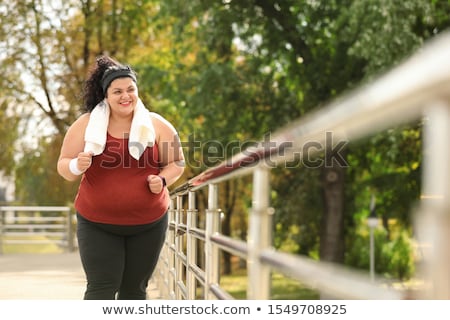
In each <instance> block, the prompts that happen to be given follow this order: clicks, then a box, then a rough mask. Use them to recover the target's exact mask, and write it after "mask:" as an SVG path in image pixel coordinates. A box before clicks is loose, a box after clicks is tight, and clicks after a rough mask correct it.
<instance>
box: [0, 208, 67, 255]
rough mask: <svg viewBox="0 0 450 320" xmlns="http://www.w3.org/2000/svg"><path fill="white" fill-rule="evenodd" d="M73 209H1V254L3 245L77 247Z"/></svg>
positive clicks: (65, 248)
mask: <svg viewBox="0 0 450 320" xmlns="http://www.w3.org/2000/svg"><path fill="white" fill-rule="evenodd" d="M74 243H75V239H74V231H73V214H72V212H71V210H70V207H55V206H50V207H49V206H42V207H41V206H0V254H2V253H3V246H4V245H10V246H11V245H46V244H55V245H57V246H59V247H62V248H63V249H64V250H65V251H73V250H74V247H75V244H74Z"/></svg>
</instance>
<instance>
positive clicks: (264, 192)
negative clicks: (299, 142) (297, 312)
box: [247, 166, 272, 300]
mask: <svg viewBox="0 0 450 320" xmlns="http://www.w3.org/2000/svg"><path fill="white" fill-rule="evenodd" d="M269 178H270V172H269V169H268V168H267V167H264V166H259V167H258V168H256V169H255V171H254V173H253V197H252V210H251V212H250V222H249V231H248V261H247V277H248V288H247V299H248V300H255V299H260V300H267V299H269V298H270V268H269V267H267V266H264V265H263V264H262V263H261V262H260V258H259V254H260V252H261V251H262V250H264V249H267V248H269V247H270V246H271V245H272V212H271V208H270V207H269V188H270V181H269Z"/></svg>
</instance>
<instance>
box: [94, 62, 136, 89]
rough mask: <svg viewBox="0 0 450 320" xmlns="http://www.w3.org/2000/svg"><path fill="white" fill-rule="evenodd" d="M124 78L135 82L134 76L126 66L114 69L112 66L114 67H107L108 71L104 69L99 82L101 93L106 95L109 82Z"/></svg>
mask: <svg viewBox="0 0 450 320" xmlns="http://www.w3.org/2000/svg"><path fill="white" fill-rule="evenodd" d="M124 77H129V78H131V79H132V80H133V81H134V82H137V80H136V74H135V73H134V71H133V70H131V68H130V67H128V66H126V67H115V66H114V67H109V68H108V69H106V71H105V73H104V74H103V77H102V80H101V84H102V89H103V93H106V90H107V89H108V87H109V85H110V84H111V82H113V80H115V79H117V78H124Z"/></svg>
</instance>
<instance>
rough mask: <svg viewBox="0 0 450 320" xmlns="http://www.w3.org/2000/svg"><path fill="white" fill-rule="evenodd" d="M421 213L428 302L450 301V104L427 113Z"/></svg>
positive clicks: (419, 222)
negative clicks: (431, 300)
mask: <svg viewBox="0 0 450 320" xmlns="http://www.w3.org/2000/svg"><path fill="white" fill-rule="evenodd" d="M425 116H426V125H425V130H424V152H423V153H424V165H423V167H424V171H423V188H422V195H421V209H422V210H420V212H419V215H418V216H416V227H417V230H418V236H419V241H422V242H424V243H425V244H427V247H426V248H424V249H423V252H424V259H423V260H424V264H425V265H424V266H423V269H422V270H421V272H422V276H423V278H424V279H425V280H426V288H427V290H426V292H425V297H421V298H424V299H433V300H442V299H444V300H448V299H450V273H449V270H448V267H449V261H450V249H449V244H450V164H449V158H450V146H449V143H448V137H449V136H450V104H449V103H448V102H447V103H443V102H436V103H434V105H431V106H430V108H429V109H427V110H426V113H425Z"/></svg>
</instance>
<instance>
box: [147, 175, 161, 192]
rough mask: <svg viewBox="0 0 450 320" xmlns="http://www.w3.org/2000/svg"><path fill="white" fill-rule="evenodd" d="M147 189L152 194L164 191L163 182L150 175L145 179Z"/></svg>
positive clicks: (158, 177) (157, 177) (159, 178)
mask: <svg viewBox="0 0 450 320" xmlns="http://www.w3.org/2000/svg"><path fill="white" fill-rule="evenodd" d="M147 182H148V188H149V189H150V191H151V192H153V193H160V192H161V191H162V190H163V189H164V185H163V180H162V179H161V177H160V176H157V175H154V174H151V175H149V176H148V177H147Z"/></svg>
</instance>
